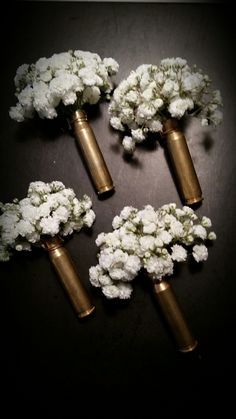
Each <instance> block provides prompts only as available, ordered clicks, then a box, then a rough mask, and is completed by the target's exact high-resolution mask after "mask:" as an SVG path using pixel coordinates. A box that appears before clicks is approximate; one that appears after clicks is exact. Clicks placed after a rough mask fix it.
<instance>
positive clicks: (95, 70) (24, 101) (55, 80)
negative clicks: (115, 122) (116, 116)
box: [9, 50, 119, 122]
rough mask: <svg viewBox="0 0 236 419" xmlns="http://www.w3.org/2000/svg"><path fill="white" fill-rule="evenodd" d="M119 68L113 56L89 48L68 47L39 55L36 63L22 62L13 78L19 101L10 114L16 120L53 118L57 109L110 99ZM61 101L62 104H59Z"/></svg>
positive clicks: (77, 106) (74, 107) (73, 107)
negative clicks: (44, 55) (90, 50)
mask: <svg viewBox="0 0 236 419" xmlns="http://www.w3.org/2000/svg"><path fill="white" fill-rule="evenodd" d="M118 69H119V65H118V63H117V62H116V61H115V60H114V59H113V58H104V59H103V60H102V59H101V58H100V57H99V55H98V54H95V53H92V52H89V51H79V50H77V51H72V50H70V51H68V52H62V53H60V54H53V55H52V56H51V57H49V58H46V57H42V58H39V59H38V60H37V61H36V63H35V64H31V65H28V64H23V65H21V66H20V67H19V68H18V69H17V71H16V76H15V78H14V82H15V87H16V96H17V99H18V102H17V104H16V106H14V107H11V108H10V111H9V115H10V117H11V118H12V119H14V120H16V121H17V122H22V121H24V120H25V119H28V118H32V117H33V116H34V114H35V113H37V114H38V115H39V117H40V118H47V119H52V118H56V117H57V112H58V110H59V109H60V111H62V110H64V111H65V107H69V109H70V110H71V111H73V110H76V109H77V108H81V107H82V106H83V105H84V104H86V103H88V104H91V105H93V104H96V103H98V102H99V101H100V100H102V99H103V98H106V99H109V93H110V92H111V91H112V88H113V84H112V81H111V75H113V74H116V73H117V71H118ZM59 105H60V106H59Z"/></svg>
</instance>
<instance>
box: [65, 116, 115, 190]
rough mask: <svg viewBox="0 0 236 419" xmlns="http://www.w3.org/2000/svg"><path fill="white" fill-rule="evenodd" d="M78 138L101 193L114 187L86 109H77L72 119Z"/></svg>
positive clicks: (94, 181) (91, 174)
mask: <svg viewBox="0 0 236 419" xmlns="http://www.w3.org/2000/svg"><path fill="white" fill-rule="evenodd" d="M70 123H71V126H72V128H73V131H74V135H75V138H76V140H77V141H78V144H79V147H80V150H81V152H82V155H83V157H84V160H85V162H86V164H87V167H88V169H89V172H90V176H91V179H92V181H93V184H94V186H95V189H96V191H97V193H98V194H99V195H101V194H103V193H105V192H109V191H111V190H112V189H114V185H113V181H112V178H111V175H110V173H109V171H108V168H107V166H106V163H105V160H104V158H103V155H102V153H101V150H100V148H99V146H98V143H97V140H96V138H95V135H94V133H93V130H92V129H91V127H90V125H89V123H88V121H87V116H86V113H85V112H84V111H76V112H74V113H73V115H72V118H71V120H70Z"/></svg>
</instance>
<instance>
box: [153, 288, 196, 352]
mask: <svg viewBox="0 0 236 419" xmlns="http://www.w3.org/2000/svg"><path fill="white" fill-rule="evenodd" d="M154 294H155V297H156V299H157V301H158V303H159V306H160V308H161V311H162V313H163V315H164V318H165V320H166V322H167V324H168V326H169V328H170V331H171V333H172V335H173V336H174V338H175V340H176V342H177V345H178V348H179V350H180V351H181V352H190V351H192V350H193V349H195V348H196V346H197V341H196V339H195V338H194V336H193V335H192V333H191V331H190V329H189V327H188V325H187V322H186V320H185V318H184V315H183V313H182V311H181V310H180V307H179V304H178V301H177V299H176V297H175V294H174V292H173V290H172V289H171V287H170V284H169V283H168V282H166V281H161V282H159V283H155V284H154Z"/></svg>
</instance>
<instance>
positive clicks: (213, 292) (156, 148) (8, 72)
mask: <svg viewBox="0 0 236 419" xmlns="http://www.w3.org/2000/svg"><path fill="white" fill-rule="evenodd" d="M231 17H233V15H232V10H231V8H230V7H229V5H228V6H223V5H221V4H147V3H146V4H135V3H132V4H129V3H126V4H125V3H87V4H86V3H69V2H67V3H60V2H59V3H55V2H53V3H45V2H43V3H40V2H35V3H31V2H25V3H24V2H23V3H21V2H17V3H16V4H12V5H10V6H9V9H8V11H7V12H4V13H2V25H1V47H2V59H1V80H2V83H1V112H0V118H1V123H0V130H1V141H0V147H1V152H0V156H1V165H0V171H1V172H0V179H1V180H0V182H1V194H0V200H1V201H2V202H10V201H11V200H12V199H13V198H14V197H18V198H20V199H21V198H23V197H24V196H25V194H26V191H27V188H28V184H29V182H31V181H34V180H42V181H48V182H50V181H52V180H61V181H62V182H63V183H64V184H65V185H66V186H67V187H72V188H73V189H74V190H75V192H76V194H77V195H78V196H80V195H82V194H83V193H87V194H88V195H90V196H91V197H92V200H93V209H94V210H95V212H96V215H97V219H96V223H95V224H94V227H93V229H92V231H91V232H90V233H87V232H83V231H82V232H81V233H79V234H74V236H73V237H71V238H70V239H69V240H68V241H67V242H66V247H67V249H68V250H69V251H70V253H71V256H72V257H73V259H74V261H75V264H76V266H77V268H78V272H79V274H80V277H81V280H82V281H83V283H84V285H85V287H86V288H87V289H88V290H89V292H90V294H91V296H92V298H93V301H94V303H95V305H96V313H95V314H94V315H93V316H91V317H89V318H87V319H85V320H84V321H80V320H78V318H77V317H76V315H75V313H74V311H73V309H72V307H71V305H70V303H69V301H68V300H67V297H66V295H65V294H64V291H63V289H62V288H61V285H60V283H59V281H58V280H57V277H56V274H55V273H54V271H53V269H52V266H51V265H50V262H49V259H48V257H47V254H46V253H44V252H43V251H40V250H37V251H36V250H35V251H34V252H32V253H31V254H28V253H27V254H18V255H16V256H15V257H14V258H12V260H11V261H10V262H8V263H5V264H4V263H2V264H1V266H0V269H1V281H0V286H1V291H0V296H1V308H2V315H1V320H2V328H1V332H2V333H1V335H2V336H1V337H2V339H1V349H2V355H1V370H2V374H1V381H2V383H1V384H2V385H1V388H2V390H1V394H2V396H3V401H5V402H6V409H7V410H5V412H7V413H5V415H4V416H3V417H6V418H7V417H11V413H12V412H13V410H16V412H18V413H21V414H23V415H24V417H26V416H27V415H29V417H31V418H35V417H40V418H44V417H56V418H59V417H65V418H68V417H82V418H87V417H89V418H90V417H95V416H96V417H97V416H98V417H109V418H113V417H117V416H120V417H121V416H126V415H128V414H129V415H130V417H136V416H138V417H145V418H146V417H176V416H177V415H180V414H181V415H182V416H183V417H187V416H190V417H195V415H196V416H198V417H199V416H200V415H204V414H206V412H207V413H209V414H211V413H213V411H214V412H222V413H223V414H224V417H228V414H227V411H228V409H229V408H230V405H231V404H232V403H233V396H232V393H231V392H232V391H233V386H234V385H233V384H232V385H230V384H229V380H230V379H231V378H232V379H233V381H234V373H233V369H234V353H235V343H234V341H235V337H234V334H235V290H236V285H235V277H236V273H235V210H236V206H235V194H236V188H235V153H236V145H235V144H236V142H235V109H236V107H235V70H234V69H235V66H234V61H235V60H234V49H235V48H234V41H233V32H234V25H235V23H234V22H233V19H232V18H231ZM68 49H82V50H89V51H92V52H97V53H98V54H100V55H101V56H102V57H113V58H115V59H116V60H117V61H118V62H119V64H120V71H119V73H118V75H117V77H116V81H117V83H118V82H119V81H120V80H122V79H123V78H124V77H127V76H128V74H129V72H130V71H131V70H132V69H135V68H136V67H137V66H138V65H140V64H142V63H153V64H156V63H158V62H159V61H160V60H161V59H162V58H165V57H172V56H174V57H175V56H180V57H182V58H186V59H187V60H188V62H189V64H191V65H192V64H194V63H196V64H197V66H198V67H200V68H202V69H203V70H204V72H206V73H207V74H208V75H209V76H210V77H211V79H212V81H213V87H214V88H218V89H220V90H221V93H222V96H223V101H224V120H223V123H222V125H221V126H220V127H219V128H217V129H213V128H211V129H210V130H209V131H208V134H206V133H205V132H204V131H203V129H202V128H201V126H200V124H199V122H198V121H192V122H191V123H190V124H188V125H187V126H186V128H185V135H186V137H187V140H188V144H189V148H190V151H191V154H192V157H193V161H194V164H195V168H196V171H197V173H198V177H199V180H200V183H201V186H202V190H203V195H204V201H203V204H202V205H201V206H200V207H199V208H198V209H197V210H196V211H197V213H198V214H199V215H206V216H208V217H210V218H211V219H212V222H213V227H214V230H215V231H216V233H217V236H218V239H217V241H216V242H215V243H214V245H213V246H212V247H211V248H210V249H209V259H208V261H207V262H206V263H205V264H204V265H203V266H195V267H192V266H189V265H184V266H181V267H178V268H177V269H176V274H175V275H174V276H173V278H172V279H171V282H172V285H173V289H174V291H175V293H176V295H177V297H178V299H179V302H180V304H181V307H182V309H183V311H184V312H185V314H186V317H187V319H188V321H189V324H190V325H191V328H192V329H193V331H194V333H195V336H196V337H197V339H198V341H199V347H198V349H197V350H196V351H194V352H193V353H191V354H184V355H183V354H180V353H179V352H178V351H177V348H176V346H175V344H174V342H173V341H172V339H171V336H170V335H169V333H168V330H167V329H166V327H165V325H164V323H163V321H162V318H161V316H160V313H159V309H158V307H157V305H156V303H155V301H154V298H153V295H152V288H151V284H149V283H148V282H147V280H146V279H145V278H142V277H139V278H137V279H136V281H135V282H134V292H133V295H132V298H131V300H129V301H127V302H119V301H118V302H115V301H107V300H106V299H105V297H103V295H102V293H101V292H100V290H96V289H92V287H91V286H90V284H89V281H88V269H89V267H90V266H91V265H94V264H96V252H97V248H96V246H95V243H94V241H95V238H96V237H97V234H98V233H100V232H101V231H105V232H108V231H109V230H110V229H111V222H112V219H113V217H114V216H115V215H116V214H117V213H119V212H120V210H121V209H122V208H123V207H124V205H133V206H137V207H140V208H141V207H142V206H143V205H144V204H147V203H150V204H152V205H153V206H155V207H159V206H161V205H163V204H165V203H169V202H176V203H177V204H178V205H179V206H181V205H182V204H181V201H180V198H179V194H178V191H177V189H176V186H175V184H174V179H173V177H172V175H171V171H170V167H169V165H168V160H167V159H166V155H165V152H164V149H163V148H162V146H161V145H160V144H159V143H158V141H154V142H151V143H150V144H149V145H148V144H146V145H141V146H140V147H139V148H138V149H137V152H136V155H135V157H134V158H133V160H131V161H130V162H128V161H127V160H126V159H125V158H124V156H123V149H122V146H121V144H120V139H119V135H118V133H117V132H115V131H113V130H112V129H111V128H110V127H109V118H108V113H107V108H108V104H107V103H103V104H101V105H100V106H99V107H96V108H95V109H94V110H92V111H91V112H90V115H89V116H90V123H91V126H92V128H93V130H94V132H95V134H96V137H97V139H98V141H99V144H100V146H101V149H102V151H103V154H104V157H105V159H106V162H107V165H108V167H109V169H110V172H111V174H112V177H113V180H114V183H115V186H116V191H115V193H114V194H113V195H112V196H111V197H108V198H107V199H105V200H101V199H98V198H97V196H96V193H95V191H94V189H93V186H92V184H91V182H90V180H89V177H88V174H87V172H86V168H85V166H84V164H83V162H82V160H81V157H80V154H79V152H78V149H77V147H76V143H75V140H74V138H73V137H72V136H71V134H70V133H69V132H67V131H65V130H63V129H62V127H61V125H60V124H59V123H58V122H57V121H56V122H55V121H54V122H48V121H40V122H36V121H31V122H30V123H25V124H17V123H16V122H14V121H12V120H11V119H10V118H9V116H8V109H9V107H10V106H11V105H14V104H15V98H14V85H13V78H14V75H15V71H16V68H17V67H18V66H19V65H20V64H23V63H31V62H35V61H36V60H37V59H38V58H39V57H42V56H50V55H52V54H53V53H55V52H62V51H66V50H68ZM157 140H158V138H157ZM125 404H127V406H126V407H125ZM1 409H2V410H3V405H2V407H1ZM82 412H83V413H82ZM151 412H153V413H151Z"/></svg>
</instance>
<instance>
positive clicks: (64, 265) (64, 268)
mask: <svg viewBox="0 0 236 419" xmlns="http://www.w3.org/2000/svg"><path fill="white" fill-rule="evenodd" d="M42 246H43V248H44V249H45V250H47V251H48V254H49V258H50V260H51V262H52V264H53V266H54V268H55V270H56V272H57V274H58V276H59V278H60V279H61V283H62V285H63V287H64V289H65V290H66V292H67V294H68V296H69V298H70V300H71V302H72V304H73V306H74V308H75V311H76V313H77V314H78V316H79V317H85V316H88V315H89V314H90V313H92V312H93V311H94V309H95V307H94V305H93V304H92V303H91V301H90V298H89V296H88V293H87V291H86V290H85V288H84V287H83V285H82V284H81V282H80V279H79V277H78V274H77V272H76V268H75V266H74V263H73V261H72V259H71V257H70V255H69V253H68V252H67V250H66V249H65V248H64V247H63V243H62V241H61V239H60V238H59V237H57V236H55V237H49V238H45V239H44V240H43V242H42Z"/></svg>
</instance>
